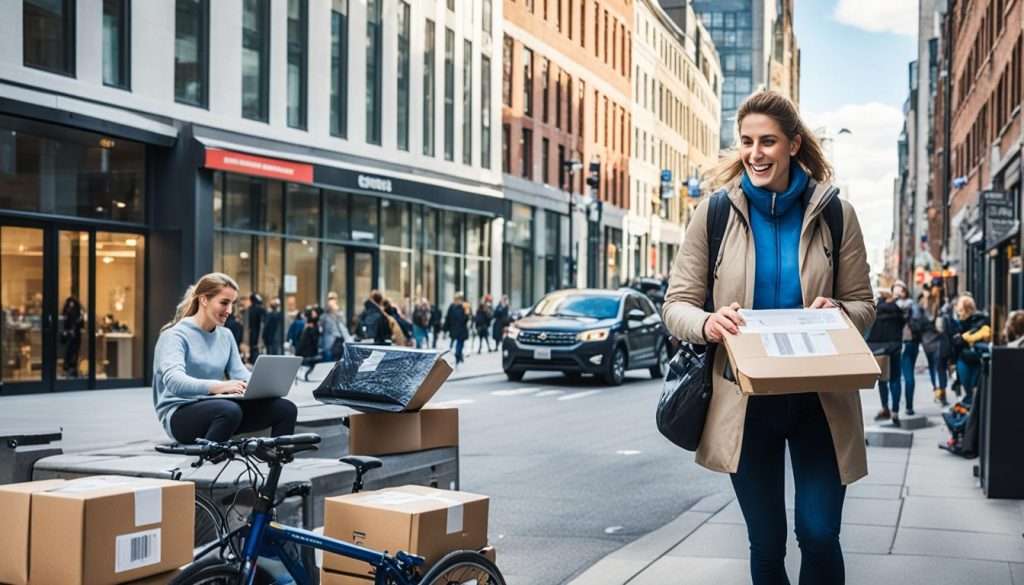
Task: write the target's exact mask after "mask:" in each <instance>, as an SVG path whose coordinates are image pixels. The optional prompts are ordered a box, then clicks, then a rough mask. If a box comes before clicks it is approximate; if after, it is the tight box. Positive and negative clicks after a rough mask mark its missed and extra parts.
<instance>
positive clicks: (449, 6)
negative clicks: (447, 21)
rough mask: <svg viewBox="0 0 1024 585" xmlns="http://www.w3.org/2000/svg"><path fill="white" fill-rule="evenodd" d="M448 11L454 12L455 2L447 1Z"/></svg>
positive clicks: (452, 0)
mask: <svg viewBox="0 0 1024 585" xmlns="http://www.w3.org/2000/svg"><path fill="white" fill-rule="evenodd" d="M447 4H448V10H451V11H452V12H455V0H447Z"/></svg>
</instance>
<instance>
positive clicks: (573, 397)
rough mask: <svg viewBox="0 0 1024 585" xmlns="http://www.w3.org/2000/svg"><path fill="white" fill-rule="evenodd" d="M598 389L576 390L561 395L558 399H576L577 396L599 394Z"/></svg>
mask: <svg viewBox="0 0 1024 585" xmlns="http://www.w3.org/2000/svg"><path fill="white" fill-rule="evenodd" d="M600 393H601V391H600V390H587V391H586V392H577V393H575V394H570V395H568V396H562V397H561V398H559V400H576V399H577V398H583V397H584V396H590V395H592V394H600Z"/></svg>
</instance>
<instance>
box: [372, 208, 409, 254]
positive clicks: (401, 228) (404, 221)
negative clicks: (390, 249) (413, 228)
mask: <svg viewBox="0 0 1024 585" xmlns="http://www.w3.org/2000/svg"><path fill="white" fill-rule="evenodd" d="M380 208H381V237H380V243H381V244H383V245H385V246H397V247H399V248H411V247H412V238H411V235H410V233H409V205H408V204H407V203H401V202H397V201H389V200H387V199H384V200H382V201H381V202H380Z"/></svg>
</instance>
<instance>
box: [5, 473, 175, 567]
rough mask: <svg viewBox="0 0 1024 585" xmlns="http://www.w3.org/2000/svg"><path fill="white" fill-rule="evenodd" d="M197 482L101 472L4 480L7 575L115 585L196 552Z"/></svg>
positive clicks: (169, 565)
mask: <svg viewBox="0 0 1024 585" xmlns="http://www.w3.org/2000/svg"><path fill="white" fill-rule="evenodd" d="M194 515H195V486H194V485H193V484H192V483H190V482H177V481H170V480H160V479H149V478H136V477H121V476H96V477H87V478H82V479H75V480H70V481H64V480H47V481H39V482H29V483H23V484H11V485H5V486H0V518H5V519H12V520H13V521H9V522H8V529H7V530H4V531H0V532H2V533H3V536H0V539H2V540H0V582H6V583H11V584H13V585H26V584H31V585H77V584H86V583H88V584H89V585H114V584H118V583H128V582H130V581H133V580H137V579H140V578H145V577H150V576H153V575H159V574H161V573H166V572H168V571H171V570H174V569H177V568H178V567H181V566H182V565H185V564H187V563H189V562H191V560H192V539H193V530H194V522H195V516H194Z"/></svg>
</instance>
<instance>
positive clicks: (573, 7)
mask: <svg viewBox="0 0 1024 585" xmlns="http://www.w3.org/2000/svg"><path fill="white" fill-rule="evenodd" d="M559 1H561V0H559ZM575 3H576V0H569V40H570V41H571V40H572V25H573V18H572V13H573V12H575V10H576V7H575V6H574V4H575Z"/></svg>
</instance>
